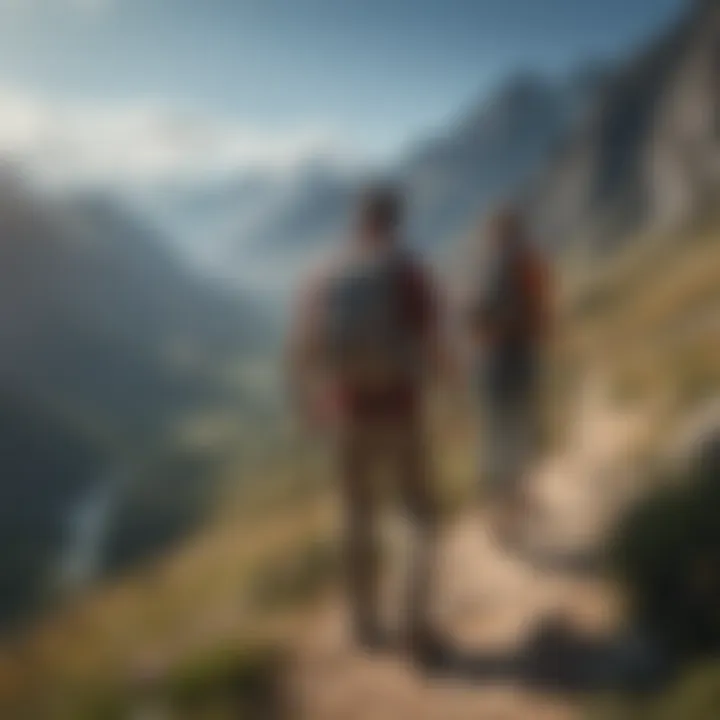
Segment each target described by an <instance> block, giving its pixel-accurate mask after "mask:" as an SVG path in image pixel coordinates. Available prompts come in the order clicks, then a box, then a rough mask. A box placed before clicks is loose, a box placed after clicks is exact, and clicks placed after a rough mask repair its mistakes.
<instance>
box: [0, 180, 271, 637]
mask: <svg viewBox="0 0 720 720" xmlns="http://www.w3.org/2000/svg"><path fill="white" fill-rule="evenodd" d="M0 238H1V240H0V341H1V342H2V348H3V352H2V354H1V355H0V429H1V430H2V432H0V435H1V436H2V438H1V439H0V446H1V447H0V450H2V452H0V509H1V512H0V543H2V546H3V547H4V548H6V549H7V552H4V553H3V555H2V558H0V589H2V593H1V594H2V602H0V625H2V624H3V622H4V621H9V620H11V619H15V618H17V617H20V616H22V615H25V614H27V613H29V612H32V610H34V609H36V608H37V606H38V603H39V602H40V601H41V600H42V598H43V597H44V596H45V594H46V593H47V592H48V590H49V587H50V585H51V584H52V575H53V572H54V564H55V561H56V560H57V556H58V554H59V553H60V551H61V548H62V544H63V541H64V538H65V536H66V535H67V534H68V522H69V520H68V518H69V517H71V516H72V510H73V508H75V507H76V506H77V505H78V503H80V502H81V501H82V500H83V498H84V497H85V496H86V495H88V494H89V493H90V494H92V493H93V492H94V491H95V490H96V489H97V486H98V484H99V483H101V482H104V480H102V478H104V477H106V476H108V475H109V474H111V473H114V472H115V470H116V469H118V468H119V469H121V470H122V471H123V472H124V474H125V475H131V476H132V477H130V479H129V480H128V481H123V482H124V486H123V487H122V488H117V489H116V490H117V495H118V496H119V497H118V505H119V507H120V508H125V507H128V506H131V507H133V508H134V511H133V513H132V516H131V517H130V516H127V515H124V516H122V517H121V518H120V519H118V520H114V521H113V523H112V536H111V537H109V538H108V543H109V544H110V545H111V547H112V548H114V550H113V553H114V555H115V556H117V557H122V558H125V557H129V555H128V552H127V551H126V550H125V548H126V547H127V546H128V544H129V543H132V544H133V545H132V546H133V548H134V549H133V552H132V553H131V557H132V558H133V559H134V560H138V559H141V558H142V557H143V556H144V554H148V553H150V552H151V551H152V550H153V549H155V548H157V547H159V546H160V545H162V544H163V543H166V542H168V541H169V540H171V539H172V538H176V537H178V536H179V535H181V534H182V533H184V532H186V531H187V529H188V528H189V527H190V526H191V525H192V523H194V522H197V520H198V513H199V510H200V509H201V508H202V507H203V505H202V502H201V499H200V495H201V491H202V492H203V493H205V494H207V493H208V492H209V491H210V487H209V484H208V482H207V475H208V473H207V468H208V467H209V465H208V462H209V461H206V460H205V459H204V458H203V457H202V456H200V457H197V456H195V455H193V457H192V458H190V455H192V453H190V454H189V451H188V449H187V448H182V447H180V446H179V444H178V441H177V440H175V439H174V436H175V434H176V428H177V426H179V425H180V424H181V423H183V422H184V421H186V420H188V419H189V418H191V417H193V416H194V415H197V414H202V413H206V412H208V411H209V409H211V408H214V409H216V410H217V411H220V410H222V411H223V412H224V413H226V414H227V415H229V416H231V417H233V418H237V419H238V421H239V419H240V418H241V417H242V416H243V415H248V416H253V415H254V413H255V412H256V408H255V406H254V405H253V403H252V397H251V392H250V391H251V390H252V388H249V387H238V384H237V382H235V381H234V380H232V381H230V382H228V380H227V372H226V370H227V369H228V368H236V367H237V366H238V365H239V364H242V363H243V362H244V361H246V360H249V359H250V358H252V357H253V355H255V354H258V353H262V352H267V349H266V346H265V345H264V342H265V338H266V337H267V335H268V330H267V320H266V318H264V317H263V316H262V314H261V313H260V312H259V309H258V307H257V305H256V304H255V302H254V301H251V300H250V298H248V297H247V296H246V295H244V294H242V293H240V292H239V291H237V292H233V293H232V294H231V293H230V292H229V291H225V290H220V289H219V288H218V287H217V286H216V285H213V284H211V283H210V282H209V281H207V280H203V279H201V278H200V277H199V276H198V275H197V274H194V273H193V272H192V271H191V270H190V269H189V268H188V267H185V266H184V265H183V263H182V262H181V261H179V260H178V259H177V256H176V253H173V252H172V251H171V250H170V249H169V243H167V242H166V241H163V240H162V239H161V238H160V237H159V235H158V234H157V233H155V232H154V231H153V230H152V229H151V228H150V227H149V226H148V225H147V224H146V223H144V222H143V221H141V220H140V219H138V218H137V217H135V216H133V215H132V214H130V213H129V212H128V211H127V210H125V209H124V208H122V207H120V206H119V205H118V204H117V203H115V202H111V201H109V200H107V199H105V198H100V197H97V196H91V195H83V196H75V197H73V198H68V197H66V198H63V199H59V198H49V197H45V196H43V195H40V194H38V192H34V191H31V190H30V189H29V188H28V187H27V186H25V185H24V184H23V183H21V182H20V181H18V180H17V179H16V178H15V177H13V176H10V175H4V176H3V177H2V179H1V181H0ZM176 457H183V458H185V460H186V461H184V462H182V463H178V462H176V461H174V460H173V458H176ZM191 460H192V462H191ZM180 466H182V467H180ZM167 468H171V469H170V470H168V469H167ZM180 478H182V484H181V485H180V484H178V483H180ZM174 481H176V482H174ZM156 485H162V491H161V492H159V491H157V489H155V490H154V488H155V486H156ZM181 487H182V488H186V489H185V490H182V491H181V490H180V488H181ZM152 492H155V493H156V494H157V495H158V496H162V497H163V498H164V506H163V509H162V512H157V510H158V507H157V504H155V505H148V504H147V503H146V504H145V505H142V504H140V505H139V504H138V502H135V501H133V499H132V498H133V497H135V496H136V495H137V494H138V493H146V494H147V493H152ZM128 493H130V494H128ZM143 525H145V526H148V527H151V528H152V529H153V532H152V534H148V533H146V534H145V535H142V536H139V532H138V526H143ZM139 537H141V538H142V540H139ZM140 545H142V547H140Z"/></svg>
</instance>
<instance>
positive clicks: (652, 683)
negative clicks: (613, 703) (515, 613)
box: [430, 616, 671, 693]
mask: <svg viewBox="0 0 720 720" xmlns="http://www.w3.org/2000/svg"><path fill="white" fill-rule="evenodd" d="M430 674H431V675H433V676H435V677H442V678H444V679H447V680H456V681H460V682H470V683H473V684H479V683H482V684H488V683H494V684H498V685H502V684H504V683H518V682H519V683H520V684H522V685H524V686H525V687H527V688H535V689H538V690H544V691H550V692H565V693H582V692H591V691H592V692H598V691H623V692H648V691H654V690H657V689H660V688H661V687H662V686H663V685H664V684H665V682H666V681H668V680H669V679H670V677H671V666H670V663H669V662H668V661H667V659H666V658H665V657H664V655H663V653H661V652H659V651H658V650H657V649H656V648H653V647H651V646H650V644H649V643H647V642H644V641H642V640H641V639H640V638H639V637H637V636H632V635H628V636H626V637H622V636H617V637H606V638H598V637H589V636H584V635H582V634H581V633H579V632H578V631H576V630H574V629H572V628H571V627H569V626H568V625H567V624H566V623H565V622H564V621H563V619H562V618H560V617H558V616H550V617H547V618H544V619H543V620H541V621H540V622H539V623H538V624H537V625H536V626H535V628H534V629H532V630H531V631H530V634H529V636H528V639H527V641H526V642H525V643H524V645H523V646H522V647H520V648H519V649H518V650H517V651H514V652H508V653H483V652H467V653H466V652H459V651H458V652H451V653H450V655H449V657H448V659H447V662H446V663H445V664H444V666H443V668H442V671H440V672H437V671H436V672H432V673H430Z"/></svg>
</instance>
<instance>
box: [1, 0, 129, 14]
mask: <svg viewBox="0 0 720 720" xmlns="http://www.w3.org/2000/svg"><path fill="white" fill-rule="evenodd" d="M114 2H115V0H0V10H13V11H23V12H28V11H30V12H32V11H37V10H42V9H43V8H66V9H68V10H75V11H79V12H83V13H96V12H101V11H104V10H107V9H109V8H110V7H111V6H112V5H113V4H114Z"/></svg>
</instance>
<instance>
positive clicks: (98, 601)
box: [0, 219, 720, 720]
mask: <svg viewBox="0 0 720 720" xmlns="http://www.w3.org/2000/svg"><path fill="white" fill-rule="evenodd" d="M561 272H564V275H563V277H562V283H561V286H562V296H563V297H562V300H561V308H560V315H561V319H560V321H559V323H558V327H557V334H556V343H555V345H556V347H555V350H554V363H555V365H554V368H553V373H551V382H550V383H549V385H548V395H549V398H550V399H552V401H553V402H552V403H549V404H550V405H551V410H550V412H551V414H552V415H553V417H554V418H555V420H556V422H557V426H558V428H559V429H560V430H561V432H560V433H559V435H560V436H561V435H562V428H563V426H564V425H565V424H566V422H567V420H568V417H567V415H566V414H565V412H564V410H563V408H564V407H566V406H567V403H565V402H564V401H565V400H567V399H568V398H570V397H571V396H572V394H573V392H574V390H575V389H576V388H577V386H578V385H577V384H578V382H579V381H580V379H581V378H582V376H583V374H584V373H585V372H587V371H588V370H590V369H596V368H600V369H601V370H602V371H603V372H605V373H606V374H607V375H609V376H610V377H611V378H612V379H613V387H614V388H615V391H616V394H617V399H618V401H619V402H621V403H627V404H633V403H635V404H642V405H643V406H645V407H652V408H654V412H653V414H652V418H653V424H654V427H653V432H652V433H651V434H650V437H652V439H653V440H652V444H651V446H648V447H647V448H645V451H646V457H647V458H649V459H652V458H653V457H655V456H656V455H657V452H658V448H661V447H663V446H664V445H665V444H666V443H667V442H668V439H670V438H672V436H673V432H672V430H673V428H674V427H676V424H677V423H679V422H681V421H682V419H683V418H684V417H686V416H687V415H688V414H691V413H692V412H694V410H695V409H696V408H697V407H698V406H699V405H702V404H703V403H705V402H706V401H707V400H708V398H710V397H712V396H719V395H720V341H718V338H719V337H720V333H718V332H717V329H718V328H717V323H718V320H717V318H718V313H717V310H718V309H719V308H720V223H718V222H717V221H716V220H715V219H708V220H707V221H706V222H703V223H699V224H697V225H696V226H695V227H693V228H689V229H686V230H685V231H684V232H683V233H682V235H678V236H676V237H668V238H667V239H665V240H658V239H657V238H655V239H652V241H650V240H648V241H647V242H639V243H638V244H637V245H636V246H635V247H634V248H633V250H632V252H631V253H626V254H625V255H624V256H622V257H615V258H612V259H608V260H607V261H603V262H597V263H595V265H594V266H593V267H592V268H589V269H588V268H578V267H577V266H574V267H572V268H570V269H565V270H561ZM713 323H715V325H713ZM713 327H714V328H715V331H714V332H713V331H711V330H712V328H713ZM439 405H440V407H439V408H438V414H440V415H442V417H441V418H440V419H441V420H442V422H438V423H437V426H438V428H439V430H438V432H437V433H436V436H435V442H436V443H437V445H438V447H439V448H440V450H441V452H440V454H439V462H438V472H439V475H440V477H441V478H442V487H443V497H444V500H445V505H446V507H447V509H448V511H449V512H452V511H453V509H457V508H458V507H463V506H466V503H467V501H468V500H469V498H470V492H471V488H472V486H473V481H474V477H473V460H472V452H473V447H472V437H473V435H472V433H473V432H474V431H473V428H472V425H471V423H470V422H469V418H468V416H467V415H466V414H465V413H459V412H458V405H457V404H456V403H454V402H451V403H445V405H447V406H449V407H442V405H443V404H441V403H439ZM269 446H270V448H271V450H272V452H271V453H269V456H266V457H264V458H262V459H260V460H258V461H257V462H256V463H255V465H253V466H252V467H248V466H247V464H246V462H245V461H241V459H240V458H239V457H234V458H230V459H228V460H226V461H224V462H223V463H221V464H219V465H218V467H216V468H215V471H214V472H215V474H216V475H215V482H218V486H219V487H223V488H225V491H224V494H223V495H222V497H221V501H220V502H219V503H218V507H217V508H216V510H215V512H214V515H213V517H214V520H213V522H212V523H210V524H209V525H208V526H207V527H206V528H205V529H204V530H202V531H200V532H199V533H197V534H196V536H194V537H192V538H190V539H188V540H187V541H186V542H185V544H184V546H182V547H180V548H179V549H177V550H176V551H174V552H173V553H172V554H171V555H169V556H165V557H161V558H158V559H156V560H155V561H153V562H152V563H149V564H146V565H145V566H143V567H142V568H141V569H140V570H139V571H137V572H134V573H133V574H132V575H130V576H128V577H126V578H124V579H120V580H117V581H114V582H112V583H110V584H108V585H107V586H105V587H103V588H100V589H98V590H97V591H95V592H94V593H92V594H91V595H90V596H87V597H85V598H82V599H81V600H78V601H76V602H73V603H72V604H70V605H68V607H66V608H65V609H63V610H61V611H60V612H57V613H55V614H53V615H52V616H50V617H47V618H46V619H45V620H44V621H43V622H42V623H41V624H40V625H39V626H38V627H37V628H35V629H34V630H33V631H32V632H31V633H29V634H27V635H25V636H23V637H20V638H17V640H16V641H14V642H12V643H7V644H6V645H5V647H4V650H3V652H2V655H0V707H2V708H7V710H6V712H4V713H2V715H3V717H5V716H7V717H12V718H18V720H20V719H21V718H24V717H28V718H31V717H32V718H36V717H41V718H48V720H55V718H57V719H58V720H65V719H66V718H67V719H68V720H70V719H75V718H88V720H90V719H91V718H92V719H97V720H100V719H101V718H102V719H103V720H104V719H105V718H112V717H118V718H125V717H130V715H128V714H127V713H128V707H132V708H138V707H146V706H154V705H155V704H157V703H159V704H160V705H161V706H163V707H165V708H166V709H167V708H170V710H169V711H168V712H169V715H168V716H167V717H169V718H172V719H173V720H175V718H178V719H179V720H182V719H184V718H188V719H189V720H195V719H199V720H202V719H203V718H224V717H227V718H230V717H233V718H235V717H238V712H240V709H244V711H245V712H246V713H247V716H248V717H266V716H268V714H267V713H268V712H270V710H269V709H268V708H270V707H271V705H272V703H274V702H275V701H276V699H277V692H276V683H277V682H278V679H279V677H281V675H282V667H283V663H284V661H285V657H284V652H285V650H284V648H285V645H286V642H287V640H288V639H289V638H292V636H293V634H294V633H295V632H296V630H297V629H298V628H299V627H300V626H301V625H302V623H303V619H304V617H305V615H306V613H307V612H308V611H309V610H311V609H312V608H313V607H314V606H315V605H316V604H317V602H318V601H319V600H320V599H321V598H322V597H323V594H324V593H325V592H326V591H332V589H333V588H335V587H336V586H337V583H336V580H337V574H338V554H337V546H338V543H337V540H336V538H337V526H338V513H337V507H336V500H335V497H334V495H333V493H332V492H330V489H329V488H330V476H329V472H328V467H327V463H326V461H325V460H324V458H323V456H322V453H320V452H318V450H317V448H314V447H313V446H312V444H311V443H307V442H305V443H300V445H298V443H297V442H291V441H290V440H289V439H287V438H286V439H284V440H279V439H278V440H277V441H273V442H270V443H269ZM240 454H241V453H238V455H240ZM249 475H252V478H253V482H247V481H245V482H242V483H241V482H238V477H240V476H242V477H245V478H247V477H249ZM263 713H265V714H263ZM241 716H242V715H241ZM618 717H619V716H618ZM658 717H664V716H661V715H658Z"/></svg>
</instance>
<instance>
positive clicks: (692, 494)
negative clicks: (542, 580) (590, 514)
mask: <svg viewBox="0 0 720 720" xmlns="http://www.w3.org/2000/svg"><path fill="white" fill-rule="evenodd" d="M713 454H714V455H713ZM717 454H718V453H717V446H716V445H715V447H714V449H713V447H712V446H708V449H707V451H706V452H705V453H703V454H702V455H701V456H700V457H699V459H697V460H696V461H695V462H693V463H691V464H690V467H689V469H688V472H687V475H688V477H685V478H680V479H679V480H680V481H679V482H674V483H672V484H666V485H664V486H663V487H662V488H661V489H660V490H656V491H655V492H654V493H653V495H652V496H650V497H648V498H645V499H644V500H642V501H641V502H640V503H639V504H638V505H637V506H636V507H634V508H633V509H631V511H630V512H629V513H628V514H627V515H626V516H625V517H624V518H623V519H622V521H621V522H620V524H619V527H618V529H617V533H616V536H615V538H614V540H613V542H612V543H611V563H612V566H613V567H614V569H615V571H616V572H617V574H618V577H619V578H620V580H621V583H622V585H623V586H624V588H625V589H626V591H627V594H628V598H629V600H630V603H631V608H632V611H633V613H634V619H635V621H636V622H637V623H638V624H639V625H640V626H641V627H643V628H644V629H645V630H646V631H648V632H650V633H651V634H652V636H653V637H654V638H655V639H656V640H657V641H658V642H659V643H660V644H661V645H662V646H663V647H664V648H665V649H666V650H667V651H669V652H670V653H672V655H673V656H675V657H679V656H694V655H704V654H708V653H712V652H718V651H720V462H718V460H719V458H718V457H717Z"/></svg>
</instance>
